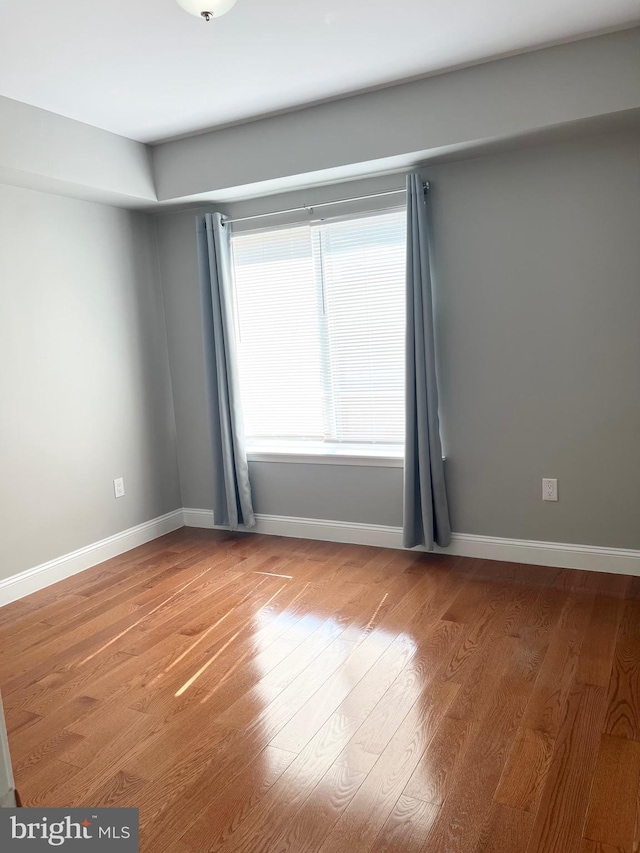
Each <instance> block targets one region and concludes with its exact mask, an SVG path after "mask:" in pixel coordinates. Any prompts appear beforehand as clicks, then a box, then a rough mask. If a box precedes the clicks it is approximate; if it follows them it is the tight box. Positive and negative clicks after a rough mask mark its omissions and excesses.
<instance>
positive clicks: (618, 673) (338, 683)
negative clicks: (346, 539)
mask: <svg viewBox="0 0 640 853" xmlns="http://www.w3.org/2000/svg"><path fill="white" fill-rule="evenodd" d="M639 652H640V579H637V578H633V579H632V578H629V577H623V576H619V575H607V574H599V573H593V572H577V571H572V570H560V569H549V568H543V567H537V566H523V565H517V564H512V563H495V562H490V561H485V560H470V559H463V558H453V557H435V556H430V555H425V554H417V553H410V552H400V551H391V550H384V549H379V548H369V547H362V546H355V545H336V544H331V543H322V542H310V541H306V540H294V539H284V538H278V537H266V536H259V535H244V536H243V535H231V534H223V533H216V532H211V531H199V530H188V529H183V530H179V531H176V532H175V533H172V534H169V535H168V536H165V537H163V538H162V539H158V540H156V541H155V542H152V543H150V544H148V545H144V546H142V547H141V548H138V549H136V550H135V551H131V552H129V553H128V554H125V555H123V556H121V557H118V558H115V559H113V560H110V561H108V562H107V563H103V564H102V565H100V566H97V567H95V568H94V569H91V570H90V571H87V572H84V573H83V574H80V575H76V576H75V577H72V578H69V579H68V580H65V581H63V582H61V583H59V584H57V585H55V586H52V587H49V588H48V589H46V590H43V591H41V592H38V593H36V594H34V595H32V596H30V597H29V598H25V599H22V600H21V601H19V602H16V603H14V604H11V605H8V606H7V607H5V608H3V609H2V610H0V688H1V690H2V694H3V698H4V702H5V707H6V714H7V723H8V728H9V738H10V746H11V750H12V756H13V761H14V765H15V775H16V780H17V785H18V788H19V790H20V793H21V795H22V799H23V801H24V802H25V805H29V806H35V805H50V806H76V805H77V806H84V805H92V806H115V805H119V806H137V807H139V809H140V821H141V837H142V847H141V849H142V850H143V851H144V853H156V851H157V852H158V853H160V851H171V853H204V851H214V850H216V851H217V850H220V851H225V853H232V851H233V853H236V851H243V853H302V851H308V853H316V851H318V853H334V851H335V853H338V851H339V853H344V851H348V853H366V851H371V852H372V853H382V851H416V853H417V851H425V853H541V851H545V853H546V851H549V853H573V851H575V853H614V851H618V853H632V851H634V850H635V849H636V848H635V847H634V840H635V839H637V837H638V832H637V827H636V823H637V811H638V782H639V775H640V660H639Z"/></svg>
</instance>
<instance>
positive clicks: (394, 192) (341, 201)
mask: <svg viewBox="0 0 640 853" xmlns="http://www.w3.org/2000/svg"><path fill="white" fill-rule="evenodd" d="M429 186H430V184H429V181H425V182H424V184H423V187H424V189H425V190H428V189H429ZM404 192H406V188H405V187H401V188H399V189H397V190H385V191H384V192H380V193H370V194H369V195H356V196H352V197H351V198H340V199H337V200H336V201H321V202H318V204H305V205H304V206H303V207H289V208H287V209H285V210H272V211H270V212H269V213H256V214H254V215H253V216H238V217H237V218H235V219H224V220H223V223H224V224H225V225H226V224H229V225H231V224H233V223H234V222H249V221H250V220H252V219H264V218H265V217H267V216H281V215H282V214H283V213H302V212H303V211H306V212H307V213H313V211H314V210H315V208H316V207H332V206H333V205H334V204H347V203H348V202H350V201H364V200H365V199H368V198H381V197H382V196H386V195H398V193H404Z"/></svg>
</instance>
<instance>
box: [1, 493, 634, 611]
mask: <svg viewBox="0 0 640 853" xmlns="http://www.w3.org/2000/svg"><path fill="white" fill-rule="evenodd" d="M256 520H257V524H256V526H255V527H253V528H251V530H249V531H247V532H251V533H265V534H268V535H272V536H290V537H292V538H295V539H318V540H321V541H324V542H344V543H348V544H353V545H375V546H378V547H379V548H397V549H401V548H402V530H401V528H399V527H385V526H384V525H379V524H354V523H350V522H346V521H325V520H323V519H317V518H294V517H290V516H282V515H257V516H256ZM183 526H187V527H205V528H215V527H216V526H217V525H216V524H215V523H214V519H213V512H211V510H206V509H177V510H174V511H173V512H169V513H167V514H166V515H162V516H160V517H159V518H154V519H152V520H151V521H146V522H144V524H138V525H137V526H136V527H130V528H129V529H128V530H123V531H122V532H121V533H116V534H115V535H114V536H109V537H107V538H106V539H102V540H101V541H100V542H94V543H93V544H91V545H87V546H86V547H84V548H79V549H78V550H77V551H72V552H71V553H70V554H65V555H64V556H62V557H58V558H56V559H55V560H50V561H49V562H47V563H43V564H42V565H40V566H35V567H34V568H32V569H27V570H26V571H24V572H20V573H19V574H17V575H13V576H12V577H9V578H5V579H4V580H0V607H2V606H4V605H5V604H9V603H10V602H12V601H16V600H17V599H19V598H23V597H24V596H25V595H29V594H30V593H32V592H37V591H38V590H40V589H44V587H47V586H49V585H50V584H53V583H56V582H57V581H60V580H64V578H68V577H71V575H75V574H78V572H82V571H84V570H85V569H89V568H91V567H92V566H95V565H97V564H98V563H102V562H104V561H105V560H109V559H110V558H111V557H117V556H118V555H119V554H123V553H125V552H126V551H130V550H131V549H132V548H136V547H137V546H138V545H144V544H145V543H146V542H151V540H152V539H157V538H158V537H159V536H163V535H164V534H165V533H170V532H171V531H172V530H177V529H178V528H179V527H183ZM416 550H423V549H416ZM436 551H437V552H438V553H442V554H454V555H456V556H460V557H475V558H481V559H486V560H503V561H507V562H513V563H529V564H532V565H538V566H557V567H559V568H566V569H586V570H587V571H595V572H612V573H614V574H624V575H638V576H640V551H633V550H628V549H624V548H602V547H598V546H596V545H568V544H566V543H564V542H538V541H533V540H525V539H501V538H498V537H496V536H476V535H472V534H468V533H454V534H452V542H451V545H450V546H449V547H448V548H437V549H436Z"/></svg>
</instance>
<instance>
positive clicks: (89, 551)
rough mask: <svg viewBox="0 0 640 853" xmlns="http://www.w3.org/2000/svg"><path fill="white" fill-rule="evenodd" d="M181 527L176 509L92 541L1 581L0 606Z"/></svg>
mask: <svg viewBox="0 0 640 853" xmlns="http://www.w3.org/2000/svg"><path fill="white" fill-rule="evenodd" d="M183 526H184V514H183V511H182V510H181V509H177V510H174V511H173V512H169V513H167V514H166V515H161V516H160V517H159V518H153V519H151V521H145V522H144V523H143V524H138V525H136V526H135V527H130V528H129V529H128V530H123V531H122V532H121V533H116V534H115V535H114V536H108V537H107V538H106V539H101V540H100V542H93V543H92V544H91V545H87V546H85V547H84V548H78V550H77V551H72V552H71V553H70V554H65V555H64V556H62V557H57V558H56V559H55V560H49V562H47V563H42V565H40V566H35V567H34V568H32V569H27V570H26V571H24V572H19V573H18V574H17V575H12V577H9V578H5V579H4V580H0V607H2V606H4V605H5V604H9V603H10V602H12V601H16V600H17V599H19V598H23V597H24V596H25V595H29V594H30V593H32V592H37V591H38V590H39V589H44V587H46V586H49V585H50V584H52V583H56V582H57V581H61V580H63V579H64V578H68V577H71V575H75V574H77V573H78V572H83V571H84V570H85V569H89V568H91V567H92V566H95V565H97V564H98V563H103V562H104V561H105V560H109V559H111V557H117V556H118V555H119V554H124V552H125V551H130V550H131V549H132V548H137V546H138V545H144V544H145V542H151V540H152V539H157V538H158V537H159V536H164V534H165V533H170V532H171V531H172V530H177V529H178V528H179V527H183Z"/></svg>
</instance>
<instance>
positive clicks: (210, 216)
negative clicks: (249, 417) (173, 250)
mask: <svg viewBox="0 0 640 853" xmlns="http://www.w3.org/2000/svg"><path fill="white" fill-rule="evenodd" d="M223 223H224V219H223V217H222V216H221V214H219V213H206V214H205V215H204V216H198V217H196V229H197V238H198V262H199V267H200V293H201V297H202V329H203V339H204V356H205V372H206V383H207V400H208V406H209V421H210V430H211V439H212V447H213V516H214V522H215V523H216V524H220V525H223V526H224V527H229V528H231V530H237V529H238V527H239V526H240V525H244V526H245V527H253V526H254V525H255V523H256V520H255V516H254V514H253V505H252V501H251V486H250V485H249V467H248V465H247V454H246V451H245V447H244V426H243V421H242V408H241V405H240V387H239V384H238V375H237V369H236V356H235V331H234V324H233V312H232V310H231V295H230V282H231V275H230V274H231V250H230V236H229V226H225V225H224V224H223Z"/></svg>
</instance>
